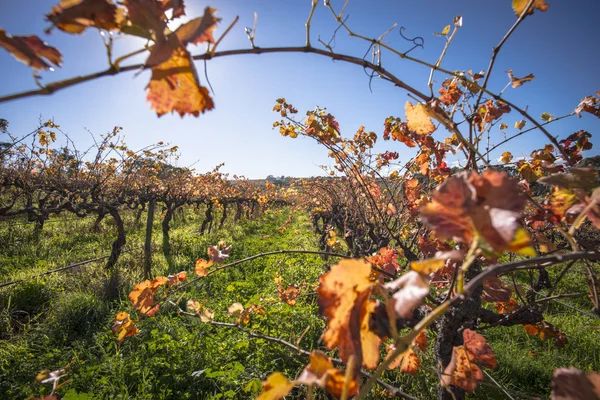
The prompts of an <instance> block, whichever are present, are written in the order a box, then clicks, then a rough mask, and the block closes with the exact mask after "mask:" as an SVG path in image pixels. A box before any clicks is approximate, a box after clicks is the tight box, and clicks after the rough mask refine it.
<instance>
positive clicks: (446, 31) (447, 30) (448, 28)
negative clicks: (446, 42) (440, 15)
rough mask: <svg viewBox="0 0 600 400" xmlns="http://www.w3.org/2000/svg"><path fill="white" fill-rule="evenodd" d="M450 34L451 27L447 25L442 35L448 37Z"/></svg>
mask: <svg viewBox="0 0 600 400" xmlns="http://www.w3.org/2000/svg"><path fill="white" fill-rule="evenodd" d="M448 32H450V25H446V26H445V27H444V29H443V30H442V35H444V36H446V35H447V34H448Z"/></svg>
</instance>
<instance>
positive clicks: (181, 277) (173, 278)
mask: <svg viewBox="0 0 600 400" xmlns="http://www.w3.org/2000/svg"><path fill="white" fill-rule="evenodd" d="M186 279H187V272H186V271H181V272H179V273H176V274H173V275H169V276H168V277H167V284H168V285H169V286H175V285H178V284H179V282H183V281H185V280H186Z"/></svg>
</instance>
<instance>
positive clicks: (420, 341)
mask: <svg viewBox="0 0 600 400" xmlns="http://www.w3.org/2000/svg"><path fill="white" fill-rule="evenodd" d="M413 343H414V344H415V346H417V348H418V349H419V350H421V351H425V349H427V331H425V330H422V331H421V332H419V334H418V335H417V337H416V338H415V340H414V341H413Z"/></svg>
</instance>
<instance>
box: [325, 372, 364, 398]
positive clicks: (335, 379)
mask: <svg viewBox="0 0 600 400" xmlns="http://www.w3.org/2000/svg"><path fill="white" fill-rule="evenodd" d="M345 385H346V374H345V372H344V371H341V370H339V369H333V370H329V372H328V373H327V380H326V381H325V389H327V391H328V392H329V393H331V394H332V395H333V396H335V397H336V398H338V399H339V398H341V397H342V392H343V390H344V386H345ZM357 393H358V384H357V383H356V381H355V380H354V378H352V377H350V382H348V397H352V396H354V395H355V394H357Z"/></svg>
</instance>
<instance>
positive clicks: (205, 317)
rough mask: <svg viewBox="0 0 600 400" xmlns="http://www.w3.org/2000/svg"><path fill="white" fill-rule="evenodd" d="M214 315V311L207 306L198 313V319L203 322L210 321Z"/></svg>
mask: <svg viewBox="0 0 600 400" xmlns="http://www.w3.org/2000/svg"><path fill="white" fill-rule="evenodd" d="M214 316H215V313H214V312H212V311H210V310H209V309H208V308H205V309H204V310H202V312H201V313H200V321H202V322H204V323H208V322H211V321H212V320H213V318H214Z"/></svg>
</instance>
